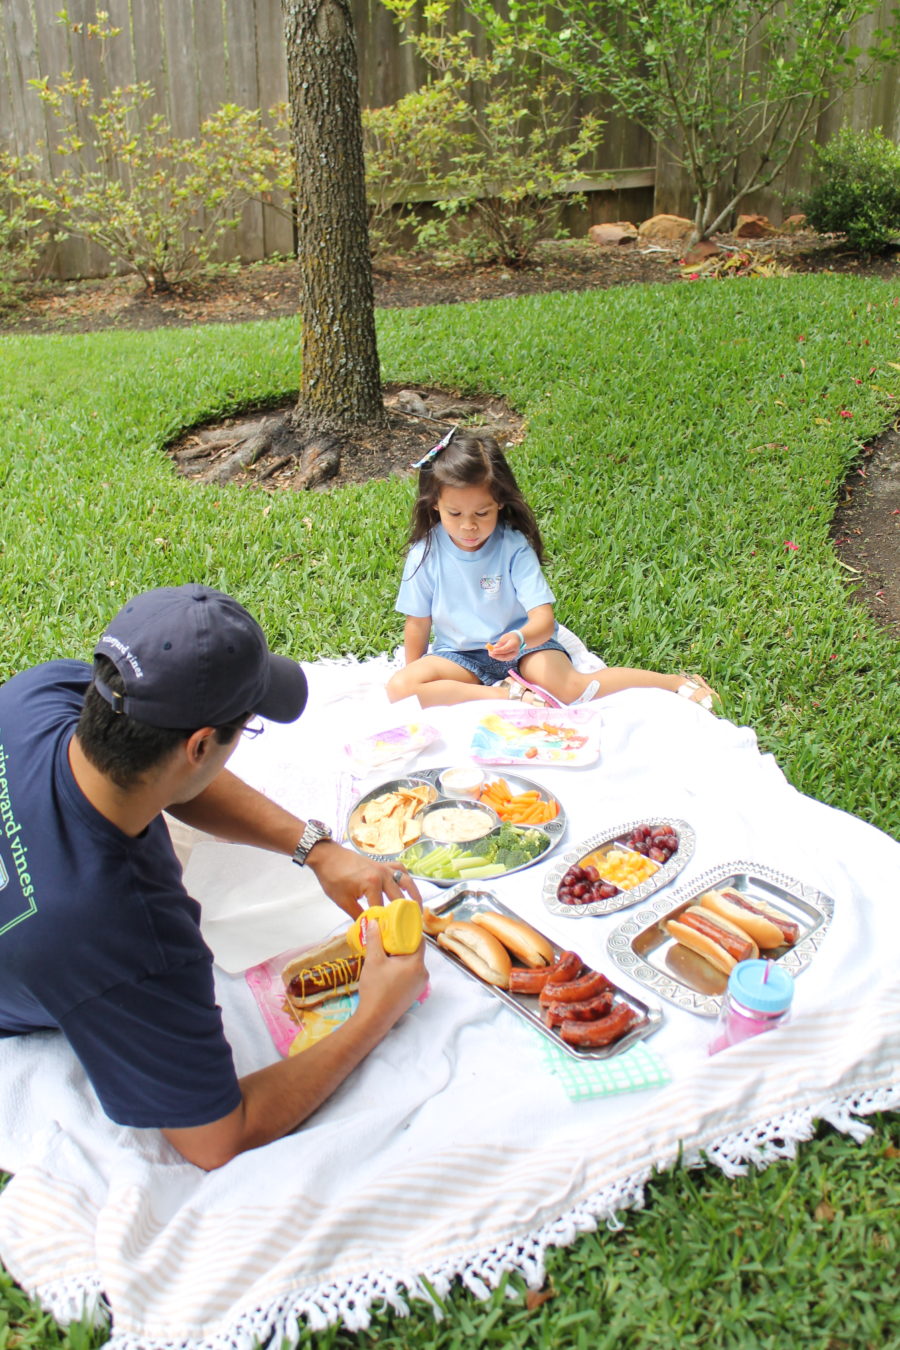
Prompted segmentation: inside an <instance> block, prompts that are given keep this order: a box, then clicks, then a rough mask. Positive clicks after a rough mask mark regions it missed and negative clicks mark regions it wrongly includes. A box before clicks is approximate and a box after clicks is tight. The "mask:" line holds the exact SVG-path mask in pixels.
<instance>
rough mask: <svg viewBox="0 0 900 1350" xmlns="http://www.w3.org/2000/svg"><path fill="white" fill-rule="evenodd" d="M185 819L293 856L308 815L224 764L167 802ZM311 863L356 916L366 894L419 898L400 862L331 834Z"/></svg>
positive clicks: (379, 898)
mask: <svg viewBox="0 0 900 1350" xmlns="http://www.w3.org/2000/svg"><path fill="white" fill-rule="evenodd" d="M166 809H167V810H168V811H169V813H170V814H171V815H173V816H175V817H177V819H178V820H182V821H184V823H185V824H186V825H193V826H194V827H195V829H198V830H205V831H206V832H207V833H208V834H214V835H216V836H218V837H219V838H220V839H229V840H231V842H232V843H235V844H253V845H255V847H256V848H266V849H269V850H270V851H271V852H273V853H283V854H285V855H286V856H287V857H288V858H289V857H290V856H291V855H292V854H293V852H294V849H295V848H296V847H297V844H298V843H299V842H300V836H301V834H302V833H303V829H304V826H305V824H306V822H305V821H303V820H301V819H300V817H299V816H295V815H294V814H293V813H292V812H291V811H286V810H285V809H284V807H283V806H279V805H278V803H277V802H273V801H271V800H270V798H268V797H265V796H263V794H262V793H261V792H257V790H256V788H253V787H250V785H249V784H248V783H245V782H244V781H243V779H241V778H238V777H237V775H236V774H233V773H231V771H230V770H229V769H223V770H222V772H221V773H220V774H218V776H217V777H216V778H214V779H213V781H212V782H211V783H210V785H209V787H207V788H205V789H204V791H203V792H201V793H200V794H199V796H197V797H193V798H192V799H191V800H190V801H188V802H179V803H177V804H175V805H172V806H169V807H167V808H166ZM306 865H307V866H308V867H309V869H310V871H312V872H313V873H315V876H316V880H317V881H318V882H319V885H320V886H321V887H322V890H323V891H324V892H325V894H326V895H327V896H329V897H330V898H331V899H332V900H333V901H334V902H335V904H336V905H338V906H339V907H340V908H341V909H342V910H344V912H345V913H346V914H348V915H349V916H350V917H351V918H353V919H355V918H356V917H357V915H358V914H359V904H358V902H359V901H360V900H361V899H362V898H363V897H365V899H366V900H367V901H368V903H369V904H370V905H380V904H381V903H382V902H383V899H384V897H385V896H387V898H388V899H389V900H396V899H398V898H399V897H400V896H401V895H404V894H406V895H411V896H412V897H413V899H414V900H418V899H420V896H419V892H418V889H417V888H416V885H415V882H414V881H412V879H411V878H410V877H409V875H408V874H404V881H403V885H402V886H399V885H398V884H397V882H396V881H395V879H394V872H395V871H396V863H393V864H392V863H379V862H374V861H373V860H372V859H370V858H364V857H362V856H361V855H360V854H358V853H353V852H351V850H350V849H346V848H343V847H342V846H341V845H340V844H334V843H331V842H329V841H328V840H322V841H320V842H319V843H318V844H314V845H313V847H312V849H311V850H310V853H309V856H308V860H307V863H306Z"/></svg>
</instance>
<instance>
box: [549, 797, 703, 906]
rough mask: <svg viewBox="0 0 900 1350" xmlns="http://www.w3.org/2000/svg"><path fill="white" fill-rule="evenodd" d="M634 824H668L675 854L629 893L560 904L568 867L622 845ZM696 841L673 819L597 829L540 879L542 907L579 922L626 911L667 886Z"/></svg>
mask: <svg viewBox="0 0 900 1350" xmlns="http://www.w3.org/2000/svg"><path fill="white" fill-rule="evenodd" d="M638 825H650V826H653V827H656V826H657V825H671V826H672V828H673V830H674V831H675V833H676V834H677V835H678V851H677V852H676V853H673V854H672V856H671V858H670V859H669V861H668V862H667V863H662V864H661V865H660V867H659V870H658V871H656V872H654V873H653V876H652V877H648V878H647V880H646V881H642V882H641V883H640V885H638V886H633V887H632V888H631V890H627V891H619V893H618V895H613V896H610V898H609V899H608V900H592V901H591V902H590V904H587V905H566V904H564V903H563V901H562V900H560V899H559V895H558V892H559V884H560V882H561V881H562V879H563V877H564V876H565V874H566V872H568V870H569V868H570V867H572V866H573V864H575V863H579V862H581V859H582V858H587V857H588V856H589V855H590V854H591V853H596V852H597V850H598V849H600V848H604V847H606V845H608V844H610V845H611V844H624V842H625V840H626V839H627V838H628V836H629V835H630V834H631V832H632V830H634V829H635V828H636V827H637V826H638ZM696 842H697V836H696V835H695V833H694V831H693V829H692V827H691V826H690V825H689V824H688V823H687V821H686V820H679V819H678V818H677V817H676V816H642V817H641V818H640V819H639V820H631V821H628V822H626V824H624V825H617V826H616V827H615V828H614V829H609V830H601V831H600V832H599V833H598V834H592V835H591V837H590V838H589V839H585V840H584V841H583V842H582V843H580V844H579V845H578V847H577V848H574V849H569V850H567V852H565V853H564V854H563V855H562V857H561V858H558V859H557V861H556V862H555V863H554V864H553V866H552V867H551V868H550V870H549V872H548V873H547V875H546V877H545V878H544V889H543V901H544V904H545V905H546V906H547V908H548V909H549V911H550V913H551V914H562V915H565V917H566V918H570V919H580V918H583V917H584V916H585V915H591V914H615V913H616V912H617V911H618V910H620V909H628V908H629V906H631V905H637V904H640V902H641V901H642V900H646V899H647V898H648V897H649V896H651V895H655V894H656V892H657V891H658V890H661V888H662V887H663V886H668V884H669V882H670V881H672V880H673V879H674V878H675V877H677V876H678V873H679V872H680V871H681V869H682V868H683V867H684V866H685V864H686V863H687V862H688V861H689V859H690V858H691V857H692V856H693V853H694V847H695V845H696Z"/></svg>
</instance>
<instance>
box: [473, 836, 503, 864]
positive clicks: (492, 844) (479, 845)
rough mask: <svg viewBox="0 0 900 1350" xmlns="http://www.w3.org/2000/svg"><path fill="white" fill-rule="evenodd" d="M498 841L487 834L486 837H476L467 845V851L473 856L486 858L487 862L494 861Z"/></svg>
mask: <svg viewBox="0 0 900 1350" xmlns="http://www.w3.org/2000/svg"><path fill="white" fill-rule="evenodd" d="M496 846H497V841H496V840H495V839H491V838H489V837H488V836H487V835H485V837H484V839H474V840H473V841H472V843H470V844H467V845H466V853H467V854H468V855H469V856H470V857H472V858H484V859H485V860H486V861H487V862H493V861H494V856H493V855H494V852H495V850H496Z"/></svg>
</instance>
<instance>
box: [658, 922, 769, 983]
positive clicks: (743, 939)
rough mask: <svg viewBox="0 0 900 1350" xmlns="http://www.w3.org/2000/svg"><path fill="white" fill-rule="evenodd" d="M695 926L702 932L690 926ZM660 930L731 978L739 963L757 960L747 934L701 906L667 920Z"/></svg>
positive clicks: (751, 941) (755, 947)
mask: <svg viewBox="0 0 900 1350" xmlns="http://www.w3.org/2000/svg"><path fill="white" fill-rule="evenodd" d="M695 923H699V924H701V925H702V927H703V929H704V930H705V931H703V932H700V931H698V929H697V928H695V927H692V926H691V925H692V924H695ZM663 926H664V927H665V929H666V930H667V932H668V933H669V934H670V935H671V936H672V937H673V938H674V939H675V941H676V942H680V943H681V945H682V946H683V947H687V948H689V950H690V951H692V952H697V953H698V955H700V956H702V957H704V958H705V959H706V960H707V961H708V962H709V964H710V965H711V966H715V968H716V970H721V971H724V972H725V974H726V975H730V974H731V972H732V970H734V968H735V966H736V965H737V963H738V962H739V961H749V960H751V959H753V958H755V957H757V956H759V948H758V947H757V945H756V943H755V942H754V941H753V939H752V938H751V937H750V935H749V934H748V933H745V932H744V930H743V929H742V928H738V926H737V925H736V924H733V923H729V921H728V919H723V918H722V917H721V916H720V915H718V914H713V913H712V911H711V910H708V909H703V908H701V906H700V905H690V906H688V908H687V909H685V910H683V911H682V913H681V914H680V915H679V917H678V918H677V919H668V920H667V921H666V923H665V924H664V925H663ZM720 939H721V940H720ZM723 942H724V943H725V944H726V945H723Z"/></svg>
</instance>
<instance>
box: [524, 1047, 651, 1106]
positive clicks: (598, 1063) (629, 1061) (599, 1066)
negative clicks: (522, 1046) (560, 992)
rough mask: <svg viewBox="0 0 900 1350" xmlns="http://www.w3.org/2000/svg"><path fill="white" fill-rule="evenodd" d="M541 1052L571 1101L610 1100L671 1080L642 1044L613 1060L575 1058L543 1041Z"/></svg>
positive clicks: (545, 1063) (545, 1064)
mask: <svg viewBox="0 0 900 1350" xmlns="http://www.w3.org/2000/svg"><path fill="white" fill-rule="evenodd" d="M541 1050H542V1051H543V1055H544V1066H545V1068H547V1069H549V1070H550V1072H551V1073H555V1074H556V1076H557V1077H558V1078H559V1080H560V1082H561V1083H562V1085H563V1088H564V1089H565V1092H566V1095H567V1097H568V1098H569V1101H572V1102H584V1101H588V1100H589V1098H591V1097H610V1096H612V1095H613V1093H616V1092H640V1091H641V1089H642V1088H650V1087H662V1086H663V1085H664V1084H665V1083H668V1082H669V1081H670V1080H671V1074H670V1073H669V1071H668V1069H667V1068H666V1066H665V1064H664V1063H663V1061H662V1060H661V1059H660V1058H659V1056H658V1055H655V1054H654V1053H653V1051H652V1050H651V1049H650V1048H649V1046H647V1045H645V1044H644V1043H643V1041H638V1043H637V1045H633V1046H632V1047H631V1049H630V1050H627V1051H626V1052H625V1054H624V1055H613V1057H612V1058H611V1059H575V1058H574V1056H572V1055H567V1054H566V1052H565V1050H558V1049H557V1047H556V1046H555V1045H551V1043H550V1041H548V1040H543V1042H542V1045H541Z"/></svg>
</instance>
